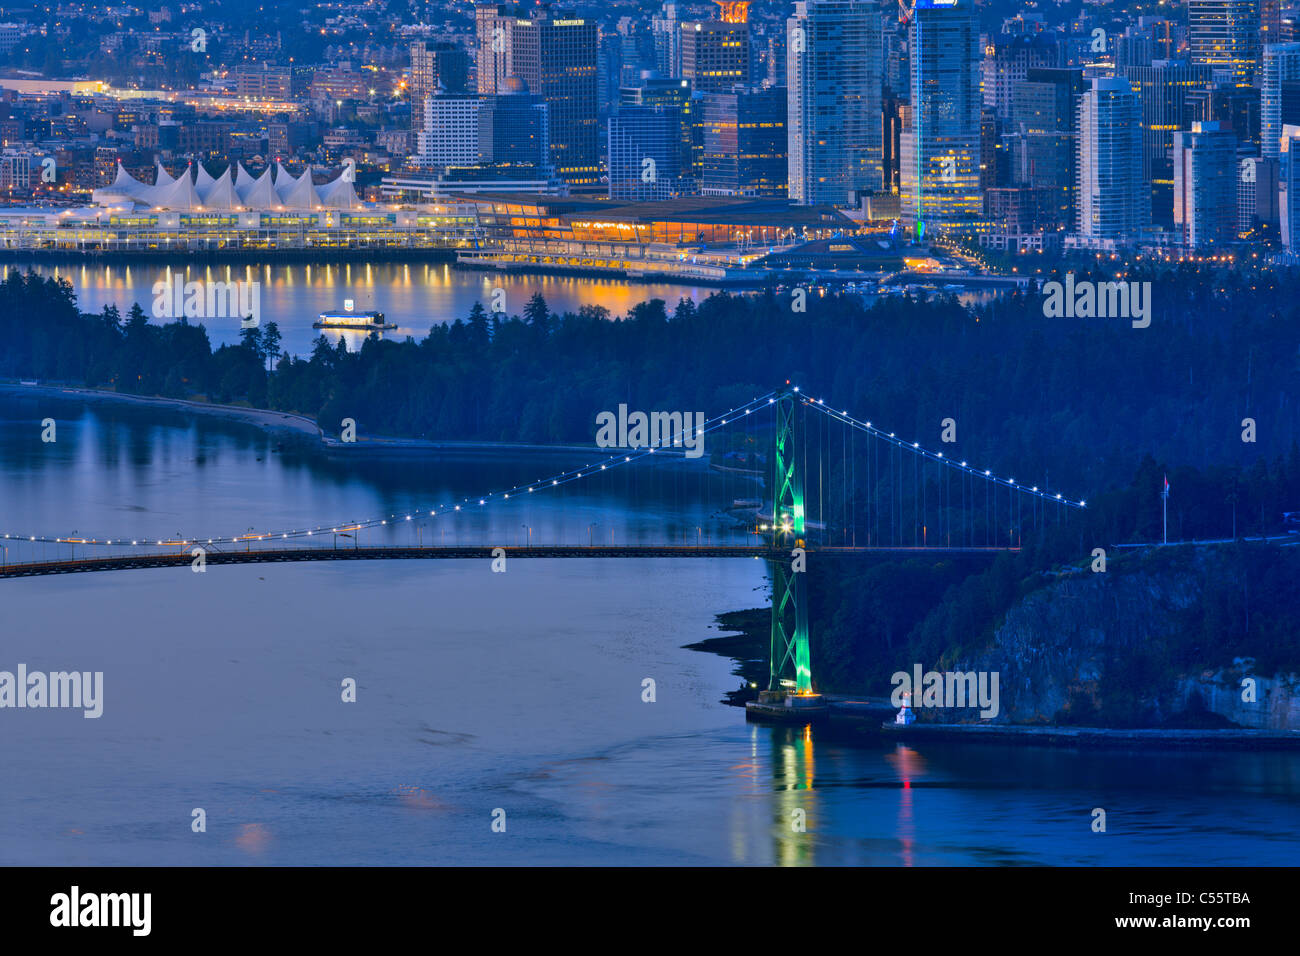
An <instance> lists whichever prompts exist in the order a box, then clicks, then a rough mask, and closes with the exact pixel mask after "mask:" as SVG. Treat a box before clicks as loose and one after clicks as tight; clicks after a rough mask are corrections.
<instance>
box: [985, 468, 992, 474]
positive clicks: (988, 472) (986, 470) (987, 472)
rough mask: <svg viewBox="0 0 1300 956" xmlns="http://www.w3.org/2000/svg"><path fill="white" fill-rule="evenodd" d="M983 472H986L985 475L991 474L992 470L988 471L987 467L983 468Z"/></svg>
mask: <svg viewBox="0 0 1300 956" xmlns="http://www.w3.org/2000/svg"><path fill="white" fill-rule="evenodd" d="M984 474H986V475H991V474H993V472H991V471H989V470H988V469H987V468H985V469H984Z"/></svg>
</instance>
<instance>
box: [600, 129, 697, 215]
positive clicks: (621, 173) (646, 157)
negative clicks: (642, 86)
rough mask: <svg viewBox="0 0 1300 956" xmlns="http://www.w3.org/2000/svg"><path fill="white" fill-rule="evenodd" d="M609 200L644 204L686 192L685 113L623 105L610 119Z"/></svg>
mask: <svg viewBox="0 0 1300 956" xmlns="http://www.w3.org/2000/svg"><path fill="white" fill-rule="evenodd" d="M608 137H609V198H610V199H633V200H638V201H641V202H645V201H649V200H655V199H671V198H672V197H674V196H679V195H681V193H682V189H683V186H684V183H683V181H682V170H681V167H680V163H679V160H680V157H681V113H680V112H678V111H677V110H673V109H671V108H670V109H665V108H664V107H663V106H620V107H619V110H618V112H617V113H616V114H614V115H613V116H611V117H610V118H609V126H608Z"/></svg>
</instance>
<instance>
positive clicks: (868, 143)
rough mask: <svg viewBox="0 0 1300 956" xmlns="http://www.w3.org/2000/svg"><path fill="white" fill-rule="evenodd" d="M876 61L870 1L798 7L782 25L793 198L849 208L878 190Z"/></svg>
mask: <svg viewBox="0 0 1300 956" xmlns="http://www.w3.org/2000/svg"><path fill="white" fill-rule="evenodd" d="M880 59H881V43H880V17H879V8H878V7H877V6H876V5H875V4H874V3H871V2H868V0H799V2H797V3H795V5H794V16H792V17H790V18H789V19H788V20H787V21H786V90H787V100H788V110H787V130H788V136H789V178H790V198H791V199H794V200H795V201H796V202H800V203H808V204H814V205H820V204H832V205H837V206H847V205H853V204H855V200H856V197H857V196H858V195H859V194H860V193H863V192H879V191H881V190H882V189H883V175H882V169H881V161H882V157H881V131H882V130H881V126H882V114H881V83H880V79H881V62H880ZM977 89H978V87H977ZM976 108H977V109H978V104H977V107H976ZM977 123H978V121H977ZM976 138H977V140H978V126H977V129H976Z"/></svg>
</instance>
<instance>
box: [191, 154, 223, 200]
mask: <svg viewBox="0 0 1300 956" xmlns="http://www.w3.org/2000/svg"><path fill="white" fill-rule="evenodd" d="M194 167H195V169H194V188H195V189H196V190H198V193H199V195H200V196H203V197H205V198H206V194H207V192H208V190H210V189H211V188H212V187H213V186H215V185H216V183H217V181H216V180H215V179H213V178H212V176H211V174H209V173H208V171H207V170H206V169H204V168H203V164H202V163H195V164H194Z"/></svg>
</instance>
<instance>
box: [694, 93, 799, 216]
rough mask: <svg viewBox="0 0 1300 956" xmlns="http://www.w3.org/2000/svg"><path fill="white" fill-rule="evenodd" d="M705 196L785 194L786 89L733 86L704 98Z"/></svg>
mask: <svg viewBox="0 0 1300 956" xmlns="http://www.w3.org/2000/svg"><path fill="white" fill-rule="evenodd" d="M701 101H702V107H703V108H702V110H701V117H702V123H703V127H704V134H703V149H704V171H703V175H702V178H701V180H700V193H701V194H702V195H705V196H779V197H784V196H785V195H786V143H787V139H786V91H785V90H783V89H780V88H779V87H777V88H772V89H766V90H748V91H746V90H735V91H733V92H731V93H706V94H704V96H703V97H702V98H701Z"/></svg>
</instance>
